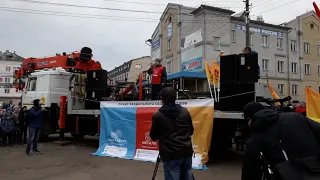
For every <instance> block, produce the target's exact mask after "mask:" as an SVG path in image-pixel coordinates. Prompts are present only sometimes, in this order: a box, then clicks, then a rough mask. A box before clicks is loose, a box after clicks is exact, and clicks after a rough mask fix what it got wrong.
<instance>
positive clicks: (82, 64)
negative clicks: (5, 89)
mask: <svg viewBox="0 0 320 180" xmlns="http://www.w3.org/2000/svg"><path fill="white" fill-rule="evenodd" d="M91 57H92V54H91V49H90V54H85V53H83V52H81V53H79V52H73V53H71V54H66V53H64V54H63V55H56V56H52V57H45V58H26V59H24V60H23V62H22V65H21V68H20V69H18V70H16V71H15V74H16V78H17V79H19V78H21V77H23V76H27V75H28V74H30V73H32V72H34V71H35V70H41V69H45V68H57V67H61V68H63V69H66V70H69V71H72V72H86V71H89V70H99V69H102V67H101V64H100V63H99V62H98V61H95V60H92V59H91Z"/></svg>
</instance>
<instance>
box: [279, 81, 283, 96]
mask: <svg viewBox="0 0 320 180" xmlns="http://www.w3.org/2000/svg"><path fill="white" fill-rule="evenodd" d="M278 89H279V90H280V94H281V95H284V84H278Z"/></svg>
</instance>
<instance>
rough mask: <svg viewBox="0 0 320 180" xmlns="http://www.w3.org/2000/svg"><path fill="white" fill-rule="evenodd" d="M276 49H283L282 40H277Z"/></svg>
mask: <svg viewBox="0 0 320 180" xmlns="http://www.w3.org/2000/svg"><path fill="white" fill-rule="evenodd" d="M277 48H278V49H283V39H282V38H278V39H277Z"/></svg>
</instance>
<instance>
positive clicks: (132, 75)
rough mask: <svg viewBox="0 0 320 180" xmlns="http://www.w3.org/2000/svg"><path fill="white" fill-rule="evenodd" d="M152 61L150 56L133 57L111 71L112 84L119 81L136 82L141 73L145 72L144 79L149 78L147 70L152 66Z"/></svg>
mask: <svg viewBox="0 0 320 180" xmlns="http://www.w3.org/2000/svg"><path fill="white" fill-rule="evenodd" d="M151 62H152V61H151V57H150V56H143V57H140V58H136V59H132V60H130V61H128V62H125V63H123V64H122V65H121V66H118V67H116V68H114V69H113V70H111V71H109V72H108V79H109V80H110V83H111V85H115V84H116V82H117V81H119V82H136V81H137V79H138V77H139V75H140V73H143V79H144V80H147V79H148V78H149V75H148V74H147V71H148V70H149V68H150V64H151Z"/></svg>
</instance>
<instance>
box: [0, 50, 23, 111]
mask: <svg viewBox="0 0 320 180" xmlns="http://www.w3.org/2000/svg"><path fill="white" fill-rule="evenodd" d="M22 61H23V58H22V57H21V56H19V55H17V54H16V53H15V52H9V51H8V50H6V51H5V52H1V51H0V102H8V101H15V100H16V99H20V97H21V93H20V92H16V89H15V87H14V85H15V83H17V79H15V76H14V71H15V70H16V69H20V67H21V64H22ZM16 105H17V104H16Z"/></svg>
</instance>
